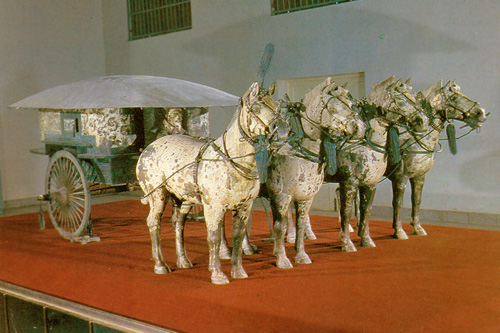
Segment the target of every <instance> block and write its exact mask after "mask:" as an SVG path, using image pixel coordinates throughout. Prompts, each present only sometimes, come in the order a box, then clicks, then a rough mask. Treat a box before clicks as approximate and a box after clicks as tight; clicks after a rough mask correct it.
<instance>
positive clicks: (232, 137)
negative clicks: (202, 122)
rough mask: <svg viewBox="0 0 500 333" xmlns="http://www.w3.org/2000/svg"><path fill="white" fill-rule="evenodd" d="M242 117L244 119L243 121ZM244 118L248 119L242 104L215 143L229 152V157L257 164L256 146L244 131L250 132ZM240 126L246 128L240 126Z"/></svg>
mask: <svg viewBox="0 0 500 333" xmlns="http://www.w3.org/2000/svg"><path fill="white" fill-rule="evenodd" d="M240 119H242V120H241V123H240ZM243 119H246V109H245V108H242V107H241V106H240V107H238V110H237V111H236V113H235V116H234V117H233V119H232V120H231V122H230V123H229V125H228V127H227V128H226V131H225V132H224V134H222V135H221V136H220V137H218V138H217V139H216V140H215V143H216V144H217V145H218V146H219V147H220V148H221V149H222V151H223V152H224V153H227V154H228V155H229V157H231V158H238V159H237V160H236V162H238V163H245V164H249V165H252V164H253V165H255V156H254V154H253V153H255V148H254V147H253V146H252V144H251V143H250V142H249V141H248V140H247V138H245V134H244V133H243V131H245V132H246V133H248V130H247V129H246V122H245V121H244V120H243ZM240 126H241V127H244V128H245V129H242V128H240ZM226 150H227V151H226ZM243 156H244V157H243Z"/></svg>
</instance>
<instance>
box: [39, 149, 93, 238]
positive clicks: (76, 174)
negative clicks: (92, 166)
mask: <svg viewBox="0 0 500 333" xmlns="http://www.w3.org/2000/svg"><path fill="white" fill-rule="evenodd" d="M45 190H46V193H47V194H49V198H50V200H49V214H50V219H51V220H52V224H53V225H54V227H55V228H56V229H57V231H58V232H59V233H60V234H61V236H63V237H64V238H66V239H72V238H75V237H78V236H80V235H81V234H82V233H83V231H84V230H85V227H86V226H87V223H88V221H89V216H90V192H89V187H88V181H87V179H86V177H85V173H84V171H83V169H82V167H81V165H80V163H79V162H78V160H77V159H76V158H75V157H74V156H73V155H72V154H71V153H69V152H67V151H59V152H57V153H55V154H54V156H53V157H52V158H51V159H50V162H49V166H48V168H47V177H46V179H45Z"/></svg>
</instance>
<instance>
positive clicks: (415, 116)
mask: <svg viewBox="0 0 500 333" xmlns="http://www.w3.org/2000/svg"><path fill="white" fill-rule="evenodd" d="M409 90H410V87H409V86H408V84H407V83H404V82H402V81H401V80H396V78H395V77H394V76H391V77H390V78H388V79H387V80H385V81H383V82H381V83H376V84H374V85H373V86H372V87H371V91H370V94H369V95H368V96H367V100H366V102H365V103H361V104H360V105H359V106H360V112H361V113H362V114H363V115H364V118H365V121H366V122H367V127H368V129H367V131H366V133H367V134H366V136H365V138H364V139H363V140H362V141H360V142H351V143H349V142H347V143H346V144H345V145H344V146H341V147H339V149H338V150H337V163H338V171H337V173H336V174H335V175H334V176H328V175H327V176H326V177H325V181H327V182H338V183H339V189H340V222H341V230H340V239H341V243H342V251H346V252H354V251H356V247H355V246H354V244H353V243H352V241H351V238H350V234H349V227H350V225H349V221H350V218H351V213H352V205H353V201H354V200H355V198H356V193H357V191H359V197H360V206H359V210H360V216H359V228H358V235H359V236H360V237H361V246H363V247H374V246H375V243H374V242H373V240H372V239H371V237H370V234H369V228H368V219H369V216H370V213H371V207H372V202H373V198H374V196H375V190H376V186H377V184H378V183H379V182H380V180H381V179H382V177H383V175H384V172H385V170H386V167H387V160H388V154H387V151H388V150H389V149H390V148H391V147H390V146H388V142H390V140H388V136H389V134H390V130H391V127H392V126H395V125H397V124H401V125H402V126H403V125H406V126H410V127H411V128H414V129H417V130H418V131H423V130H425V129H426V128H427V125H428V118H427V117H426V116H425V114H424V113H423V111H421V110H418V109H416V105H415V99H414V96H413V95H411V94H409ZM397 139H398V138H397V137H396V140H397Z"/></svg>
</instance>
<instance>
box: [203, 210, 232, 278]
mask: <svg viewBox="0 0 500 333" xmlns="http://www.w3.org/2000/svg"><path fill="white" fill-rule="evenodd" d="M203 209H204V211H205V223H206V225H207V241H208V248H209V257H208V258H209V263H208V270H209V271H211V272H212V277H211V279H212V283H213V284H226V283H229V279H228V278H227V276H226V275H225V274H224V273H223V272H222V267H221V263H220V257H219V251H220V243H221V238H222V237H221V229H222V226H223V222H224V214H225V210H224V209H223V208H222V207H212V206H208V205H206V204H204V205H203Z"/></svg>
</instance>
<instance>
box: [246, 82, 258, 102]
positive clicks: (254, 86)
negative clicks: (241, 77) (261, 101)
mask: <svg viewBox="0 0 500 333" xmlns="http://www.w3.org/2000/svg"><path fill="white" fill-rule="evenodd" d="M259 89H260V88H259V84H258V83H257V82H254V83H252V85H251V86H250V89H248V90H249V95H248V96H249V97H250V98H255V97H257V96H259Z"/></svg>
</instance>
